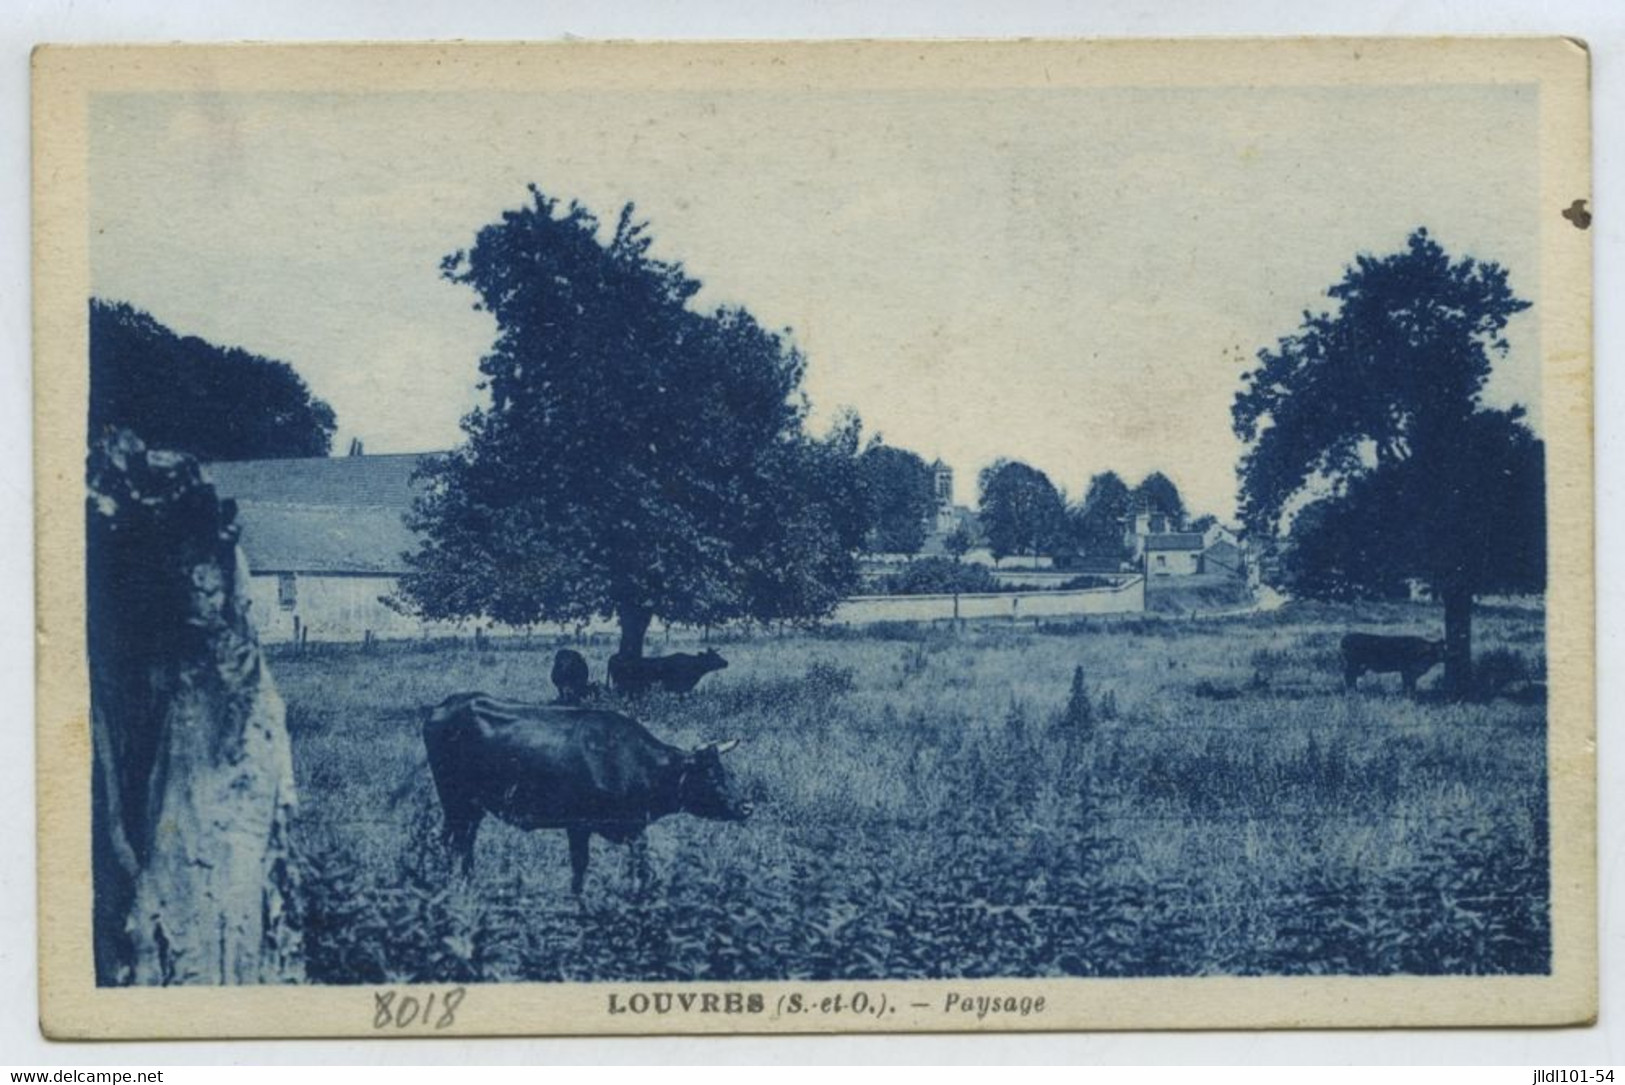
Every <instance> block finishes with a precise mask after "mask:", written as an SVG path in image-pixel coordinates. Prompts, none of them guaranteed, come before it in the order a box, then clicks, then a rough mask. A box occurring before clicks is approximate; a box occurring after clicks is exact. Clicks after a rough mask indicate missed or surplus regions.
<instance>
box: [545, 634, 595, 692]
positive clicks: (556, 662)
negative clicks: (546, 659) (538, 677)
mask: <svg viewBox="0 0 1625 1085" xmlns="http://www.w3.org/2000/svg"><path fill="white" fill-rule="evenodd" d="M553 688H555V689H557V690H558V691H559V699H558V703H559V704H565V705H578V704H580V703H581V702H583V701H585V700H587V699H588V698H589V697H590V696H592V694H593V693H595V692H596V690H595V689H594V688H593V684H592V673H591V672H590V671H589V670H588V669H587V660H586V658H585V657H584V656H582V654H581V653H580V652H578V651H576V650H575V649H573V648H560V649H559V650H558V651H557V652H556V653H554V655H553Z"/></svg>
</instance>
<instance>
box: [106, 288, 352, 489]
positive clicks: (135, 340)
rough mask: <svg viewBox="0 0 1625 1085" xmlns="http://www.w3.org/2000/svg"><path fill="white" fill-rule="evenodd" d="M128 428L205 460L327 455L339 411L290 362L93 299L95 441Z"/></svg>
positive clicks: (125, 306) (152, 443)
mask: <svg viewBox="0 0 1625 1085" xmlns="http://www.w3.org/2000/svg"><path fill="white" fill-rule="evenodd" d="M117 427H123V428H125V429H129V430H131V431H132V432H134V433H135V434H136V435H137V436H139V437H140V438H141V439H142V440H143V441H145V442H146V444H147V445H148V446H149V447H152V448H157V449H165V450H169V451H177V452H187V453H190V454H191V455H193V456H196V457H197V458H198V459H200V460H258V459H281V458H285V457H292V456H325V455H327V454H328V451H329V449H330V447H331V443H332V440H333V430H334V428H335V421H334V418H333V408H331V407H329V406H328V405H327V404H326V403H324V402H322V401H321V400H320V399H317V398H316V397H315V396H313V395H311V394H310V389H309V388H307V387H305V382H304V381H303V380H301V379H300V377H299V374H298V373H296V372H294V370H293V367H292V366H290V365H288V364H287V363H286V362H279V361H275V360H273V359H270V358H262V357H260V356H259V355H257V354H251V353H249V352H248V351H246V350H242V349H240V348H238V347H218V346H215V345H214V344H212V343H207V342H204V341H203V340H202V339H199V338H197V337H196V336H191V335H188V336H181V335H177V334H176V333H174V332H172V331H170V330H169V329H168V328H166V327H164V326H163V325H162V324H160V323H158V321H156V320H154V319H153V318H152V317H151V316H150V315H148V314H147V313H144V312H142V311H141V310H139V309H136V308H134V307H133V306H130V305H128V304H126V303H124V302H107V301H101V300H98V299H95V298H92V299H91V301H90V435H91V439H92V440H93V441H94V440H96V439H98V438H99V436H100V435H102V434H104V433H107V432H109V431H110V430H112V429H114V428H117Z"/></svg>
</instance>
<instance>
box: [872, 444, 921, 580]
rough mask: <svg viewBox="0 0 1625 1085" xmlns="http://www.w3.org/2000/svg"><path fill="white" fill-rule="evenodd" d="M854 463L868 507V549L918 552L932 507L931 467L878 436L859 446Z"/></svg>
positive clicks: (888, 552)
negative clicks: (861, 450)
mask: <svg viewBox="0 0 1625 1085" xmlns="http://www.w3.org/2000/svg"><path fill="white" fill-rule="evenodd" d="M858 467H859V471H860V473H861V476H862V479H863V489H864V493H865V496H866V498H867V501H868V508H869V538H868V545H869V549H871V550H874V551H876V552H878V553H884V554H914V553H918V552H919V549H920V547H921V546H923V545H924V544H925V535H926V523H927V521H928V519H929V518H930V516H931V513H932V511H933V510H934V509H935V508H936V496H935V494H934V493H933V491H932V479H931V468H930V467H928V466H927V465H926V462H925V461H924V460H923V459H921V458H920V457H919V456H918V455H917V454H915V453H913V452H910V451H909V450H908V449H906V448H893V447H891V446H890V445H886V444H883V443H881V442H880V440H879V438H876V439H875V441H873V442H871V443H870V445H869V447H868V448H866V449H864V450H863V455H862V456H860V457H859V458H858Z"/></svg>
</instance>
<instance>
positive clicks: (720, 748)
mask: <svg viewBox="0 0 1625 1085" xmlns="http://www.w3.org/2000/svg"><path fill="white" fill-rule="evenodd" d="M712 745H713V746H715V747H716V748H717V753H727V752H728V751H729V750H731V749H733V748H734V747H735V746H737V745H739V740H738V739H737V738H730V739H729V740H728V741H727V742H714V743H712Z"/></svg>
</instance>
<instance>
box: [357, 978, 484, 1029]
mask: <svg viewBox="0 0 1625 1085" xmlns="http://www.w3.org/2000/svg"><path fill="white" fill-rule="evenodd" d="M467 994H468V991H467V990H466V989H465V988H462V987H453V988H452V989H451V990H449V991H447V992H445V994H443V995H442V994H438V993H435V992H431V993H430V994H429V995H428V996H427V997H426V998H423V999H421V1000H420V999H419V998H418V997H417V996H416V995H401V996H400V997H399V998H397V997H396V992H394V991H374V992H373V993H372V1027H373V1028H375V1029H384V1028H389V1027H390V1026H392V1025H393V1026H394V1027H395V1028H398V1029H405V1028H411V1027H412V1026H413V1025H416V1026H418V1027H419V1028H427V1029H443V1028H451V1026H452V1025H454V1024H456V1023H457V1007H458V1006H461V1005H462V1004H463V997H464V996H465V995H467Z"/></svg>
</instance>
